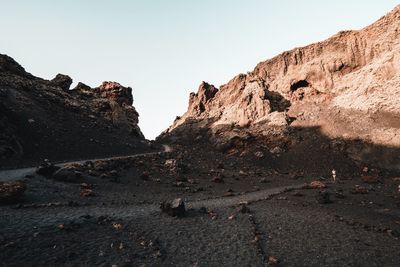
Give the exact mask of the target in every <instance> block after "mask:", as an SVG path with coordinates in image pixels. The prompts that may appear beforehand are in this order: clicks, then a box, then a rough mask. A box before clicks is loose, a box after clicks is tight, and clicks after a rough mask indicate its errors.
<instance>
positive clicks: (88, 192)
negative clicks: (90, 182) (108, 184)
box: [80, 188, 96, 197]
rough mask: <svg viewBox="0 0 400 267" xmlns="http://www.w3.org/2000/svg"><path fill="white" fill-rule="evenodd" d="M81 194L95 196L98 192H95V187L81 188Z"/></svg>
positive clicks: (82, 195)
mask: <svg viewBox="0 0 400 267" xmlns="http://www.w3.org/2000/svg"><path fill="white" fill-rule="evenodd" d="M80 195H81V197H94V196H96V194H95V193H94V191H93V189H90V188H83V189H81V193H80Z"/></svg>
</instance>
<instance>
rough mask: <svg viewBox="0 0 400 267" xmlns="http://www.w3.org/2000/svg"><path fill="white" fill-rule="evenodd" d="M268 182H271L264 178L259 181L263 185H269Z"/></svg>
mask: <svg viewBox="0 0 400 267" xmlns="http://www.w3.org/2000/svg"><path fill="white" fill-rule="evenodd" d="M269 182H271V181H269V180H268V179H267V178H265V177H262V178H261V179H260V183H263V184H265V183H269Z"/></svg>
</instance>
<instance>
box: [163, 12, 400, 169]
mask: <svg viewBox="0 0 400 267" xmlns="http://www.w3.org/2000/svg"><path fill="white" fill-rule="evenodd" d="M399 62H400V6H397V7H396V8H395V9H394V10H392V11H391V12H390V13H388V14H387V15H386V16H384V17H382V18H381V19H379V20H378V21H376V22H375V23H373V24H372V25H370V26H368V27H366V28H363V29H361V30H358V31H342V32H339V33H338V34H336V35H334V36H332V37H331V38H329V39H327V40H325V41H322V42H319V43H315V44H312V45H309V46H306V47H302V48H295V49H293V50H291V51H287V52H284V53H282V54H280V55H278V56H276V57H274V58H272V59H269V60H266V61H264V62H261V63H259V64H258V65H257V66H256V67H255V69H254V70H253V71H251V72H248V73H247V74H240V75H238V76H236V77H234V78H233V79H232V80H231V81H229V82H228V83H227V84H225V85H222V86H221V87H220V88H215V87H214V86H212V85H210V84H207V83H205V82H203V83H202V84H201V85H200V87H199V89H198V92H197V93H191V94H190V99H189V108H188V110H187V112H186V113H185V114H183V116H181V117H177V119H176V120H175V122H174V123H173V125H172V126H170V128H169V129H167V130H166V131H165V132H164V133H163V134H162V135H161V136H160V139H163V138H169V139H171V140H178V139H179V138H182V137H185V136H187V135H189V134H190V135H195V136H198V138H201V137H202V136H204V133H205V132H206V133H207V134H209V137H210V139H211V140H213V142H214V143H215V144H216V145H217V147H220V148H221V149H224V150H227V151H229V150H230V149H233V148H234V149H236V148H237V147H238V143H241V144H243V140H245V141H249V140H250V141H254V140H257V141H259V142H257V145H260V146H261V144H262V143H264V145H262V148H263V149H265V150H268V151H271V150H274V149H275V148H276V149H275V150H274V151H282V152H287V151H290V150H291V149H294V148H295V147H296V146H298V145H299V144H300V143H302V142H306V141H307V140H308V141H309V140H310V136H309V135H308V134H307V135H304V134H301V133H299V129H304V128H307V129H310V128H312V129H316V128H318V134H319V135H323V136H325V137H327V138H329V139H330V140H332V141H335V142H337V141H338V140H339V141H340V142H343V143H346V145H344V146H343V147H342V150H343V151H344V152H345V153H346V154H347V155H348V156H350V157H351V158H353V159H356V160H358V161H367V162H370V163H374V164H377V165H380V166H381V167H385V168H390V169H400V157H399V155H400V154H399V151H398V148H399V147H400V102H399V99H400V98H399V92H400V91H399V88H400V75H399V74H400V63H399ZM202 131H205V132H202ZM293 132H295V133H296V134H295V135H293ZM306 132H308V131H306ZM276 136H283V137H284V138H285V139H286V141H284V142H283V140H282V138H276ZM238 140H240V141H238ZM246 143H248V142H246ZM350 143H351V144H350ZM310 145H311V146H312V142H311V144H310ZM318 145H319V144H318ZM304 153H306V151H304Z"/></svg>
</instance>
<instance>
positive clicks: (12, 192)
mask: <svg viewBox="0 0 400 267" xmlns="http://www.w3.org/2000/svg"><path fill="white" fill-rule="evenodd" d="M25 190H26V184H25V183H24V182H22V181H6V182H0V204H4V203H11V202H14V201H18V200H19V199H20V198H21V196H22V195H23V194H24V192H25Z"/></svg>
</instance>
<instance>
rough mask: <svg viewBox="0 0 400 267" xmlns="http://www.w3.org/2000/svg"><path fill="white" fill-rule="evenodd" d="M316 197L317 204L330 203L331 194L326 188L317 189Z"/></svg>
mask: <svg viewBox="0 0 400 267" xmlns="http://www.w3.org/2000/svg"><path fill="white" fill-rule="evenodd" d="M316 199H317V202H318V203H319V204H329V203H332V200H331V194H330V193H329V192H328V191H326V190H322V191H319V192H318V194H317V196H316Z"/></svg>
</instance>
